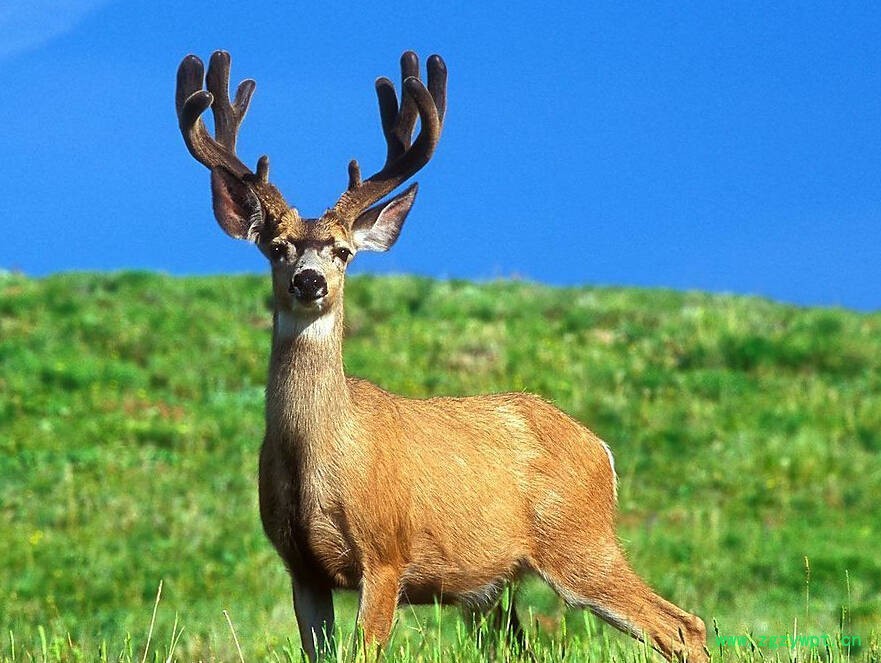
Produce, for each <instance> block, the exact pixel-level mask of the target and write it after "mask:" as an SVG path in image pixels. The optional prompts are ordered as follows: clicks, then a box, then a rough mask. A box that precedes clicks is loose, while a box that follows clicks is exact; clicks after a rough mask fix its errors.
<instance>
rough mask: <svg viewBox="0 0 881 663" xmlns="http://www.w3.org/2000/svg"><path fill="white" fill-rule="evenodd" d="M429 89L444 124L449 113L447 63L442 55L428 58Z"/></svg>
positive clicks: (438, 115)
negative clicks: (445, 116)
mask: <svg viewBox="0 0 881 663" xmlns="http://www.w3.org/2000/svg"><path fill="white" fill-rule="evenodd" d="M428 91H429V92H430V93H431V97H432V99H434V105H435V107H436V108H437V117H438V119H439V120H440V122H441V125H443V123H444V115H446V113H447V65H446V63H444V61H443V58H441V56H440V55H432V56H431V57H429V58H428Z"/></svg>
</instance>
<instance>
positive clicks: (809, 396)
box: [0, 273, 881, 661]
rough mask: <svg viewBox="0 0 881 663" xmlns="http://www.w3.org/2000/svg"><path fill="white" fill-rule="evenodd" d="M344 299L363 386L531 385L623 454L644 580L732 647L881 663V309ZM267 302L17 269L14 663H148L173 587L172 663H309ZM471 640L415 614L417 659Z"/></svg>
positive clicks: (13, 314) (408, 622)
mask: <svg viewBox="0 0 881 663" xmlns="http://www.w3.org/2000/svg"><path fill="white" fill-rule="evenodd" d="M346 296H347V302H346V306H347V327H348V334H347V339H348V340H347V343H346V348H345V359H346V365H347V371H348V372H349V373H350V374H355V375H359V376H362V377H365V378H368V379H370V380H373V381H374V382H376V383H378V384H380V385H382V386H383V387H385V388H388V389H390V390H392V391H396V392H399V393H402V394H407V395H410V396H429V395H433V394H472V393H483V392H490V391H512V390H528V391H532V392H536V393H539V394H541V395H543V396H545V397H546V398H548V399H551V400H552V401H554V402H555V403H556V404H557V405H558V406H559V407H561V408H562V409H564V410H566V411H567V412H569V413H571V414H573V415H574V416H575V417H577V418H578V419H580V420H581V421H583V422H585V423H586V424H588V425H589V426H590V427H591V428H593V429H594V430H595V431H596V432H598V433H599V434H600V435H601V436H602V437H603V438H604V439H606V440H607V441H608V442H609V443H610V445H611V446H612V448H613V450H614V452H615V456H616V462H617V468H618V471H619V475H620V480H621V483H620V505H621V514H620V526H619V532H620V536H621V539H622V540H623V541H624V544H625V547H626V549H627V550H628V553H629V555H630V558H631V560H632V563H633V565H634V567H635V568H636V569H637V570H638V571H639V572H640V573H641V574H642V575H643V576H644V577H645V578H647V579H648V580H649V582H650V583H651V584H652V585H654V586H655V588H656V589H657V590H658V591H659V592H660V593H661V594H663V595H665V596H667V597H669V598H671V599H672V600H674V601H675V602H676V603H678V604H679V605H681V606H683V607H684V608H686V609H688V610H691V611H693V612H696V613H697V614H699V615H701V616H702V617H704V619H705V620H706V621H707V623H708V625H709V624H711V623H712V621H713V620H715V621H716V623H717V624H718V627H717V628H718V632H719V633H720V634H721V635H723V636H725V635H742V634H746V633H750V634H752V636H753V637H754V638H758V637H761V636H771V635H778V634H784V633H789V634H791V633H792V632H793V627H794V623H795V624H796V628H797V632H798V633H799V634H816V635H820V634H830V635H833V636H835V637H838V636H839V635H856V636H859V637H860V638H861V647H856V648H853V650H852V651H853V653H854V654H856V655H858V656H859V657H861V658H864V659H865V660H879V658H881V653H879V652H881V645H879V641H878V634H879V631H881V627H879V625H881V557H879V555H878V550H879V544H881V517H879V513H878V500H879V496H881V463H879V454H881V315H879V314H874V315H864V314H856V313H851V312H847V311H842V310H829V309H804V308H796V307H792V306H784V305H780V304H775V303H772V302H768V301H764V300H760V299H755V298H744V297H729V296H710V295H705V294H699V293H678V292H670V291H663V290H631V289H610V288H575V289H557V288H548V287H543V286H538V285H533V284H529V283H518V282H513V283H512V282H498V283H487V284H480V285H475V284H473V283H468V282H455V281H454V282H438V281H431V280H427V279H420V278H411V277H400V278H397V277H396V278H378V277H376V278H373V277H356V278H352V279H350V282H349V284H348V286H347V293H346ZM268 298H269V285H268V279H266V278H264V277H258V276H229V277H210V278H208V277H200V278H173V277H168V276H162V275H157V274H152V273H120V274H61V275H57V276H53V277H50V278H46V279H39V280H34V279H28V278H25V277H21V276H16V275H9V274H6V275H2V276H0V661H12V660H15V661H19V660H30V659H29V658H28V656H30V657H32V659H34V660H52V661H55V660H94V659H95V658H96V657H97V658H104V659H107V660H137V661H140V660H141V655H142V652H143V650H144V645H145V638H146V635H147V631H148V628H149V625H150V617H151V612H152V610H153V607H154V601H155V598H156V593H157V587H158V585H159V582H160V580H162V581H163V593H162V600H161V601H160V603H159V608H158V611H157V617H156V626H155V629H154V636H153V638H154V641H153V644H152V645H151V657H152V656H153V655H156V656H161V657H162V658H163V660H164V657H165V654H166V653H167V651H168V650H169V649H170V648H171V647H172V644H174V646H175V647H176V649H175V652H176V655H177V656H178V657H179V658H180V660H195V659H203V660H232V659H237V658H238V655H237V654H236V650H235V646H234V644H233V640H232V635H231V632H230V629H229V627H228V625H227V622H226V620H225V618H224V616H223V613H222V611H223V610H228V611H229V615H230V617H231V619H232V621H233V623H234V624H235V630H236V633H237V635H238V638H239V640H240V642H241V643H242V647H243V650H244V652H245V657H246V659H247V660H298V659H297V658H296V656H295V654H294V653H293V652H294V651H295V649H296V636H295V635H294V634H295V632H296V629H295V625H294V618H293V614H292V610H291V608H290V596H289V584H288V580H287V578H286V574H285V572H284V571H283V569H282V566H281V563H280V562H279V560H278V559H277V558H276V555H275V553H274V552H273V550H272V549H271V547H270V545H269V544H268V542H267V541H266V540H265V539H264V536H263V534H262V531H261V529H260V524H259V517H258V514H257V506H256V471H257V470H256V468H257V453H258V449H259V445H260V442H261V437H262V428H263V424H262V417H263V385H264V380H265V374H266V365H267V357H268V351H269V334H270V324H271V320H270V317H271V316H270V312H269V299H268ZM337 600H338V612H339V613H340V617H339V619H338V621H339V623H340V624H341V625H342V626H343V628H344V630H346V629H347V630H348V631H351V622H352V620H353V618H354V607H355V600H356V599H355V597H354V595H352V594H346V593H341V594H340V596H339V597H337ZM517 604H518V607H519V610H520V613H521V615H526V614H527V613H528V611H529V610H530V609H532V610H534V611H535V612H536V614H538V615H539V621H541V622H542V623H543V624H544V629H543V633H545V634H551V635H555V637H556V636H559V634H560V632H561V630H562V629H565V631H566V633H567V636H566V637H567V638H570V639H572V638H574V639H575V640H574V641H573V642H574V643H575V644H571V643H570V646H569V647H568V648H567V649H566V655H567V656H569V657H570V659H571V660H584V657H585V655H586V654H585V652H587V653H588V654H592V655H593V656H594V658H595V660H603V659H604V658H608V657H609V656H610V655H611V653H613V652H618V654H616V655H617V656H619V657H620V656H621V655H622V653H621V652H630V653H631V654H633V656H634V657H635V658H637V659H638V658H639V657H640V656H641V655H642V654H641V650H640V649H639V648H637V647H633V646H631V645H630V644H629V642H627V641H624V640H622V639H620V638H618V637H617V635H616V634H615V633H614V632H613V631H612V630H611V629H609V628H606V627H604V626H600V625H599V623H598V622H594V621H593V620H592V619H585V618H584V616H583V615H582V614H580V613H569V614H567V615H565V616H562V615H561V609H560V607H559V605H558V604H557V602H556V600H555V599H554V597H553V596H552V595H550V594H549V593H548V592H547V590H545V589H544V588H543V587H542V586H540V584H539V583H537V582H536V583H526V585H525V586H524V587H521V588H520V591H519V592H518V594H517ZM175 620H177V625H178V628H180V627H181V626H182V627H183V628H184V631H183V635H182V636H181V637H180V639H179V641H178V642H176V643H173V636H172V632H173V626H174V622H175ZM439 622H440V623H439ZM462 631H463V629H462V626H461V622H460V618H459V613H458V612H457V611H456V610H448V609H444V610H440V609H431V608H428V609H420V610H409V609H408V610H405V611H401V620H400V621H399V623H398V626H397V627H396V632H395V633H396V640H395V645H394V647H403V648H405V649H407V648H409V649H407V650H408V651H409V652H410V653H409V654H408V656H410V657H411V658H413V659H419V658H420V657H422V659H424V660H444V657H443V656H442V655H441V654H438V653H437V652H442V651H443V650H442V648H443V647H454V648H455V647H459V648H460V649H461V652H463V653H462V655H461V658H466V656H465V654H464V651H465V648H466V647H467V645H465V644H462V641H463V638H464V639H465V640H467V635H466V636H463V635H462ZM540 637H542V638H548V637H549V636H548V635H543V636H540ZM439 638H440V640H441V643H440V644H439V643H438V639H439ZM426 643H427V644H426ZM450 643H453V644H450ZM456 643H458V644H456ZM713 643H714V640H713V637H711V642H710V648H711V650H713V651H714V652H716V653H717V655H719V647H718V646H715V645H714V644H713ZM552 646H555V645H548V647H552ZM102 647H103V648H104V649H103V650H102ZM579 647H581V648H582V649H579ZM616 648H617V649H616ZM548 651H551V650H550V649H549V650H548ZM744 652H745V650H734V649H730V648H725V647H723V648H722V656H723V658H724V659H725V660H728V659H729V658H731V659H732V660H734V658H736V657H737V656H746V655H747V654H748V652H747V653H744ZM781 652H782V653H781ZM759 653H760V654H761V655H763V656H766V657H771V658H773V657H774V656H777V655H780V656H783V657H784V659H785V657H786V656H787V655H788V653H789V652H788V650H786V649H782V650H775V649H772V648H760V649H759ZM821 653H823V652H821ZM846 653H847V652H846V650H845V649H842V648H840V647H839V648H833V655H835V656H839V657H841V660H845V659H844V656H845V655H846ZM432 656H435V657H439V658H431V657H432ZM823 656H826V654H825V653H824V654H823ZM551 658H553V657H551Z"/></svg>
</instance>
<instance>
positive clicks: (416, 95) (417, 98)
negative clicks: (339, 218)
mask: <svg viewBox="0 0 881 663" xmlns="http://www.w3.org/2000/svg"><path fill="white" fill-rule="evenodd" d="M401 78H402V90H401V104H400V108H398V99H397V95H396V94H395V88H394V85H393V84H392V82H391V81H390V80H389V79H388V78H385V77H382V78H379V79H377V81H376V95H377V98H378V100H379V115H380V120H381V122H382V130H383V134H384V135H385V139H386V143H387V147H388V149H387V152H386V160H385V165H384V166H383V167H382V169H381V170H380V171H379V172H377V173H376V174H374V175H371V176H370V177H369V178H367V179H366V180H364V181H363V182H362V181H361V170H360V167H359V166H358V162H357V161H354V160H353V161H352V162H350V163H349V186H348V189H347V190H346V192H345V193H343V195H342V196H341V197H340V199H339V201H338V202H337V204H336V205H335V206H334V209H335V210H336V211H337V212H339V213H340V214H342V215H343V216H346V217H348V218H351V219H354V218H355V217H356V216H357V215H358V214H359V213H360V212H361V211H363V210H364V209H366V208H367V207H368V206H370V205H372V204H373V203H375V202H377V201H378V200H379V199H380V198H382V197H383V196H386V195H387V194H389V193H391V192H392V191H393V190H394V189H396V188H397V187H398V186H400V185H401V184H402V183H403V182H404V181H405V180H407V179H408V178H410V177H411V176H413V175H414V174H415V173H416V172H417V171H418V170H419V169H420V168H422V167H423V166H424V165H425V164H426V163H428V161H429V160H430V159H431V156H432V154H434V150H435V148H436V147H437V143H438V140H439V139H440V132H441V128H442V125H443V116H444V112H445V110H446V79H447V71H446V65H444V62H443V60H442V59H441V57H440V56H439V55H432V56H431V57H430V58H429V59H428V85H429V87H428V88H426V87H425V85H424V84H423V83H422V81H421V80H419V60H418V58H417V57H416V54H415V53H413V52H412V51H406V52H405V53H404V54H403V55H402V56H401ZM417 117H418V118H419V119H420V121H421V129H420V131H419V135H418V136H417V137H416V140H415V142H412V144H411V140H412V135H413V129H414V128H415V126H416V118H417Z"/></svg>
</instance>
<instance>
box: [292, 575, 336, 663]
mask: <svg viewBox="0 0 881 663" xmlns="http://www.w3.org/2000/svg"><path fill="white" fill-rule="evenodd" d="M291 584H292V586H293V595H294V614H295V615H296V616H297V628H298V629H299V631H300V642H301V644H302V647H303V651H304V652H306V656H307V657H308V658H309V660H310V661H312V662H313V663H314V661H316V660H317V658H318V657H322V658H323V657H325V656H327V655H331V656H332V655H333V654H334V641H333V594H332V593H331V591H330V587H329V586H328V585H325V584H318V583H315V582H311V583H310V582H309V581H307V580H306V579H305V578H301V577H297V576H294V578H293V579H292V582H291Z"/></svg>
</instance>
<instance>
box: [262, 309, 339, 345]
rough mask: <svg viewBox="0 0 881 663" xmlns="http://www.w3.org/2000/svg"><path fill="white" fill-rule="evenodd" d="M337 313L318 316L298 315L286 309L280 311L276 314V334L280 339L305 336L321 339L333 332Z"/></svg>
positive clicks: (309, 338)
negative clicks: (303, 316) (305, 316)
mask: <svg viewBox="0 0 881 663" xmlns="http://www.w3.org/2000/svg"><path fill="white" fill-rule="evenodd" d="M335 323H336V313H334V312H332V311H331V312H328V313H325V314H324V315H319V316H318V317H316V318H311V317H310V318H302V317H297V316H296V315H294V314H292V313H288V312H286V311H279V312H278V314H277V316H276V322H275V325H276V335H277V336H278V338H279V339H291V340H293V339H295V338H303V339H306V340H315V341H320V340H321V339H324V338H327V337H328V336H330V335H331V334H332V333H333V326H334V324H335Z"/></svg>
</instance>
